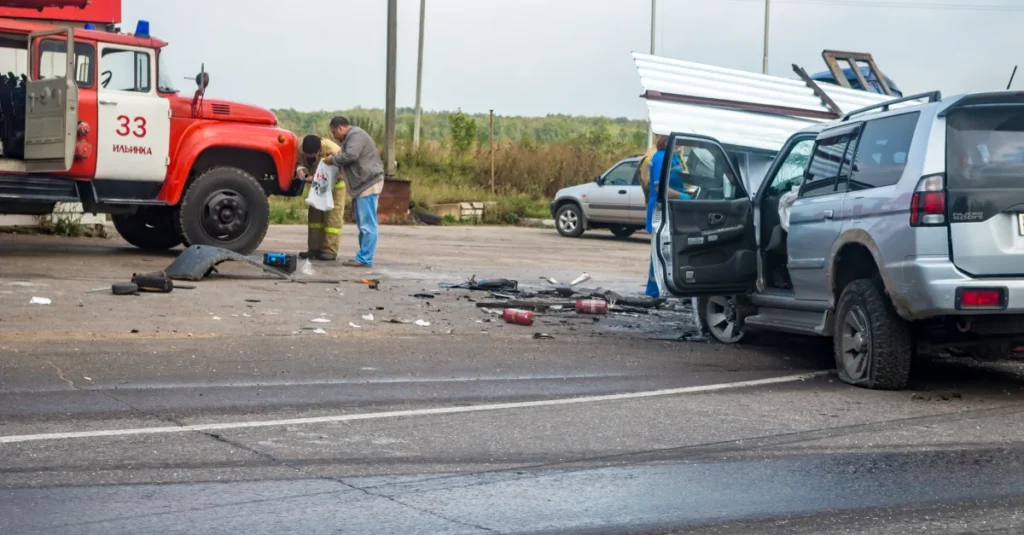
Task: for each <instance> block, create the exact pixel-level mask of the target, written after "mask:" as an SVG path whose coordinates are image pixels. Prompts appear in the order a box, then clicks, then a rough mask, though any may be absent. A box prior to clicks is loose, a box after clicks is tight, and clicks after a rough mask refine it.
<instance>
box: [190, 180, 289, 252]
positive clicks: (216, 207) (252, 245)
mask: <svg viewBox="0 0 1024 535" xmlns="http://www.w3.org/2000/svg"><path fill="white" fill-rule="evenodd" d="M179 218H180V219H179V220H180V223H179V224H180V228H181V234H182V236H183V241H184V242H186V243H188V244H190V245H212V246H215V247H223V248H225V249H228V250H231V251H235V252H237V253H240V254H249V253H251V252H253V251H254V250H256V248H257V247H259V245H260V243H261V242H263V237H264V236H266V234H267V229H268V227H269V226H270V204H269V202H268V201H267V195H266V193H264V191H263V188H262V187H261V186H260V184H259V182H256V179H255V178H253V176H252V175H250V174H249V173H246V172H245V171H242V170H241V169H237V168H234V167H214V168H212V169H210V170H208V171H205V172H204V173H203V174H201V175H199V176H198V177H196V179H195V181H193V182H192V183H191V184H190V185H189V186H188V189H187V190H185V194H184V196H183V197H182V201H181V208H180V210H179Z"/></svg>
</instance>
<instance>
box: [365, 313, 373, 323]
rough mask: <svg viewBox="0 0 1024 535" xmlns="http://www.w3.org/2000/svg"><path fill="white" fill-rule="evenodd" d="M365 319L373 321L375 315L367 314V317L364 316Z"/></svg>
mask: <svg viewBox="0 0 1024 535" xmlns="http://www.w3.org/2000/svg"><path fill="white" fill-rule="evenodd" d="M363 319H364V320H366V321H373V313H370V314H366V315H365V316H363Z"/></svg>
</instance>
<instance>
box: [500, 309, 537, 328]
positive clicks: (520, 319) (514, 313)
mask: <svg viewBox="0 0 1024 535" xmlns="http://www.w3.org/2000/svg"><path fill="white" fill-rule="evenodd" d="M501 316H502V318H504V320H505V323H512V324H515V325H525V326H527V327H529V326H530V325H533V320H534V315H533V312H531V311H529V310H521V309H515V308H506V309H505V311H504V312H502V314H501Z"/></svg>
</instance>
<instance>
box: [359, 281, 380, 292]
mask: <svg viewBox="0 0 1024 535" xmlns="http://www.w3.org/2000/svg"><path fill="white" fill-rule="evenodd" d="M361 282H362V283H363V284H365V285H367V286H369V287H370V289H371V290H379V289H380V281H379V280H378V279H362V281H361Z"/></svg>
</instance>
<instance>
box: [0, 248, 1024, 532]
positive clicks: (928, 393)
mask: <svg viewBox="0 0 1024 535" xmlns="http://www.w3.org/2000/svg"><path fill="white" fill-rule="evenodd" d="M385 232H386V234H385V236H384V239H382V244H383V243H390V244H391V246H392V247H393V248H392V249H391V252H389V253H385V254H383V255H382V257H383V260H382V261H381V263H380V266H378V268H377V270H376V272H375V273H376V275H377V276H379V277H380V278H381V279H382V284H381V286H382V289H381V290H378V291H373V290H369V289H366V288H364V287H362V286H361V285H356V284H350V285H345V284H344V283H343V284H341V285H340V286H339V287H340V288H341V290H340V291H336V290H334V289H333V288H332V287H330V286H327V287H316V288H313V287H311V285H308V286H310V287H301V288H291V287H282V286H280V285H276V286H275V285H273V284H272V283H267V282H265V281H260V282H252V281H234V280H219V281H204V282H202V283H199V286H200V288H198V289H197V290H195V291H193V293H186V292H175V293H173V294H171V295H168V296H142V297H139V298H115V297H113V296H108V295H101V294H95V293H93V294H87V293H85V290H87V289H91V288H93V287H96V286H98V285H99V286H101V285H102V284H101V282H107V279H106V278H104V277H105V276H103V275H98V273H113V272H117V271H118V270H128V271H131V270H139V269H141V268H142V267H144V266H146V265H150V264H158V263H160V262H162V261H163V260H161V258H162V257H153V256H151V255H140V254H137V253H134V252H129V251H126V250H125V249H122V247H123V246H122V245H121V244H119V243H118V242H116V241H108V242H93V241H85V242H73V243H71V242H63V241H59V240H55V241H51V240H48V239H43V238H35V237H0V248H3V250H4V251H6V252H7V254H4V255H0V288H2V290H0V291H3V292H5V293H2V294H0V304H2V305H3V307H2V309H0V533H4V534H7V533H103V534H111V533H133V534H135V533H165V532H166V533H226V532H246V533H401V534H405V533H570V532H571V533H978V532H985V533H1000V532H1007V533H1009V532H1015V531H1014V530H1020V529H1022V528H1024V518H1021V516H1022V515H1021V513H1020V512H1019V511H1021V510H1022V509H1021V505H1024V463H1022V461H1024V449H1022V444H1024V442H1022V436H1024V425H1021V424H1022V423H1024V389H1022V386H1024V372H1022V370H1021V368H1020V367H1019V366H1017V365H1014V364H998V365H981V364H977V363H972V362H969V361H957V360H952V359H941V358H934V359H927V360H923V361H921V362H920V363H918V364H917V365H916V368H915V376H914V379H913V384H912V385H911V389H910V390H907V391H903V392H873V391H867V390H863V389H857V388H853V387H849V386H846V385H843V384H841V383H839V382H838V381H837V380H836V379H835V378H834V377H833V376H832V375H831V374H830V373H828V370H829V368H830V367H831V363H830V358H829V354H828V348H827V346H823V345H822V344H820V343H817V342H816V341H814V340H805V339H799V338H795V337H778V338H775V339H774V340H768V341H764V342H761V343H759V344H753V345H743V346H734V347H722V346H718V345H713V344H707V343H703V342H687V341H682V340H679V339H677V338H678V335H679V334H681V333H683V332H685V330H686V324H687V318H686V317H683V316H680V315H678V314H675V315H673V314H666V315H663V316H651V317H642V318H629V317H624V318H611V317H608V318H603V319H601V321H599V322H596V323H595V322H593V321H591V320H590V319H586V321H576V320H575V319H573V320H572V321H567V322H565V323H563V322H562V321H561V319H559V318H554V319H549V320H547V321H546V322H542V323H540V324H538V325H537V326H535V327H529V328H528V327H521V328H520V327H516V326H505V325H502V324H498V323H495V322H486V319H488V318H489V316H488V315H487V314H485V313H483V312H481V311H479V310H477V309H476V308H475V307H474V306H473V304H472V303H471V302H468V301H467V300H466V299H465V297H466V292H454V291H453V292H440V291H438V292H437V296H436V297H435V298H433V299H431V302H430V304H429V305H427V304H426V302H424V300H422V299H417V298H413V297H411V294H412V293H414V292H417V291H421V290H423V289H425V288H429V289H431V290H433V291H437V288H436V282H437V280H439V279H446V278H450V277H454V276H456V274H457V273H464V272H466V271H469V272H475V273H477V274H479V275H480V276H498V275H500V276H508V275H512V276H514V277H517V278H519V279H520V280H523V281H527V280H530V279H534V278H535V277H537V276H539V275H541V274H548V275H550V276H556V277H558V278H570V277H571V276H574V275H573V273H575V274H578V273H579V271H581V270H583V269H584V267H583V266H580V265H578V264H576V263H574V262H573V260H572V259H573V258H577V259H578V258H583V259H586V261H587V262H589V263H590V264H589V265H588V266H586V267H585V269H587V270H588V271H589V272H590V273H591V274H592V275H595V282H599V283H601V284H606V285H608V286H611V287H615V288H617V289H620V290H621V291H628V290H631V289H633V288H634V287H635V288H636V289H637V290H638V289H639V287H640V285H641V284H642V282H643V280H642V277H643V274H644V266H643V265H642V262H643V254H644V253H645V250H644V248H645V245H644V244H643V242H642V241H641V240H632V241H629V242H618V241H612V240H603V239H591V240H565V239H561V238H558V237H554V236H550V235H548V234H545V233H543V232H541V231H521V230H515V229H486V228H480V229H462V228H459V229H419V230H417V229H385ZM445 232H453V233H457V234H458V235H459V237H458V240H457V241H458V242H459V243H460V244H461V245H463V246H465V250H468V251H472V250H475V249H474V247H476V246H477V245H479V247H480V248H482V249H487V248H489V247H491V244H494V243H503V244H504V246H503V247H502V248H501V259H500V261H497V263H498V264H500V268H499V269H494V270H492V271H480V270H483V269H487V266H488V265H489V262H490V261H491V260H490V259H489V258H488V255H487V254H483V253H463V252H460V251H462V250H463V249H462V248H456V247H452V248H451V249H450V250H449V249H447V248H446V247H445V246H444V245H443V244H444V243H446V240H449V239H451V236H450V235H446V234H443V233H445ZM296 236H299V237H301V234H300V233H298V232H296V231H295V229H290V228H288V229H273V230H272V233H271V236H270V244H271V245H272V246H274V247H275V248H284V247H287V246H288V245H289V244H292V243H293V242H295V241H296V240H295V238H296ZM346 239H350V238H346ZM295 246H297V244H296V245H295ZM58 247H59V250H58ZM419 248H425V249H427V250H429V252H424V251H422V250H419ZM554 249H559V250H560V254H559V256H558V258H557V259H555V260H551V263H550V265H547V264H545V263H544V262H543V261H541V262H539V263H538V261H537V256H536V255H537V251H546V250H554ZM416 254H420V255H421V256H418V257H417V256H415V255H416ZM47 255H49V256H52V257H53V258H54V259H58V258H59V259H61V260H64V261H65V262H53V261H51V262H44V263H43V264H38V262H39V260H40V259H41V258H45V257H46V256H47ZM632 257H639V258H640V260H639V262H641V265H640V266H635V265H632V263H631V262H632V261H633V260H632ZM412 259H415V260H412ZM31 265H36V266H39V267H37V268H35V269H33V268H31V267H30V266H31ZM83 266H86V267H87V269H85V270H83ZM318 269H320V274H321V275H323V276H339V277H342V276H347V275H344V272H343V271H342V270H340V268H334V267H331V266H321V267H319V268H318ZM463 276H465V275H463ZM106 277H109V275H106ZM634 279H639V280H638V281H637V282H635V283H634V282H633V280H634ZM606 281H607V282H606ZM40 293H45V294H46V295H47V296H48V297H52V298H53V299H54V303H53V305H51V306H50V307H49V308H45V307H40V306H38V305H35V306H36V307H38V308H33V307H31V306H29V305H28V304H27V301H28V299H27V297H28V296H30V295H38V294H40ZM339 294H340V295H339ZM254 296H255V298H254ZM246 298H249V299H252V300H256V301H259V302H256V303H250V302H248V301H246V300H245V299H246ZM471 298H472V297H471ZM249 305H251V307H250V306H249ZM378 307H383V309H384V310H378ZM371 310H372V311H375V314H376V317H375V319H374V320H373V321H369V320H364V319H362V316H363V315H365V314H367V313H368V312H369V311H371ZM235 313H237V316H232V314H235ZM244 314H248V315H249V316H245V315H244ZM214 315H217V317H219V318H221V319H219V320H213V319H211V318H212V316H214ZM393 315H394V316H402V317H407V318H413V317H423V318H427V319H428V320H430V321H431V323H432V325H431V326H429V327H423V328H418V327H415V326H412V325H408V324H385V323H383V321H382V320H381V318H385V317H390V316H393ZM311 317H325V318H329V319H331V322H330V323H320V324H318V325H320V326H322V327H324V328H325V330H327V334H324V335H315V334H311V332H310V331H309V330H308V329H307V327H310V326H312V325H310V324H309V323H308V322H309V320H310V318H311ZM350 321H351V322H353V323H355V322H359V323H360V324H361V326H360V328H354V327H350V326H349V325H348V323H349V322H350ZM478 322H480V323H478ZM132 329H134V330H136V331H138V332H134V333H133V332H130V331H131V330H132ZM542 330H543V331H544V332H549V333H551V334H552V335H553V336H554V338H553V339H534V338H533V334H534V333H535V332H540V331H542Z"/></svg>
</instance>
